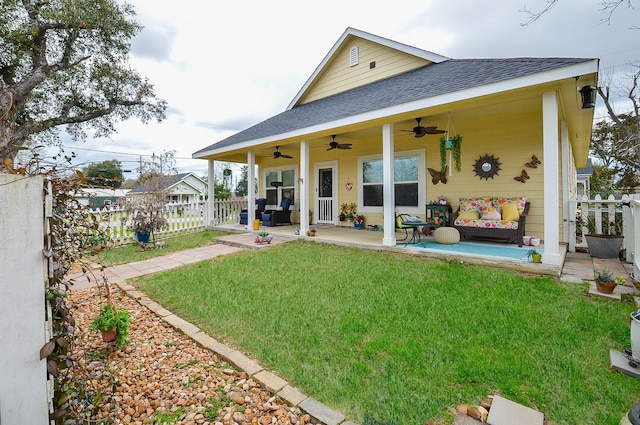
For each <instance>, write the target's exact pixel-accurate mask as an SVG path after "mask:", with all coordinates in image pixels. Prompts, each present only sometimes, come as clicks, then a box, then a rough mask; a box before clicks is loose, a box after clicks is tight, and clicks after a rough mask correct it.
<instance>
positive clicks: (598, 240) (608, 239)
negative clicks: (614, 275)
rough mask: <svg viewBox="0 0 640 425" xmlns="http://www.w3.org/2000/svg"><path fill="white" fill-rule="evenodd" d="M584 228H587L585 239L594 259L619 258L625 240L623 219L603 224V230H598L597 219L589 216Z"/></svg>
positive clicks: (584, 222)
mask: <svg viewBox="0 0 640 425" xmlns="http://www.w3.org/2000/svg"><path fill="white" fill-rule="evenodd" d="M582 226H583V227H586V228H587V233H586V234H585V235H584V237H585V239H586V241H587V248H588V249H589V254H590V255H591V256H592V257H597V258H618V256H619V254H620V248H621V247H622V241H623V240H624V236H623V233H622V232H623V225H622V218H620V219H619V220H616V221H615V222H612V223H608V224H607V223H605V222H603V223H602V228H598V226H597V225H596V220H595V217H592V216H589V217H588V218H587V219H586V220H583V221H582Z"/></svg>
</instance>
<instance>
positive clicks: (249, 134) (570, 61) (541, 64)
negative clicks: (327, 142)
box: [194, 57, 592, 157]
mask: <svg viewBox="0 0 640 425" xmlns="http://www.w3.org/2000/svg"><path fill="white" fill-rule="evenodd" d="M591 60H592V59H590V58H589V59H587V58H528V57H524V58H504V59H449V60H446V61H443V62H440V63H435V64H431V65H427V66H424V67H421V68H418V69H415V70H413V71H409V72H406V73H403V74H399V75H395V76H392V77H389V78H386V79H383V80H379V81H376V82H373V83H370V84H367V85H364V86H361V87H357V88H354V89H351V90H348V91H345V92H342V93H338V94H335V95H332V96H329V97H326V98H323V99H319V100H316V101H313V102H310V103H307V104H303V105H299V106H296V107H293V108H292V109H289V110H287V111H284V112H282V113H280V114H278V115H275V116H273V117H271V118H268V119H266V120H265V121H262V122H261V123H259V124H256V125H254V126H252V127H249V128H247V129H246V130H243V131H241V132H239V133H236V134H234V135H232V136H230V137H228V138H226V139H223V140H221V141H219V142H217V143H215V144H213V145H210V146H208V147H206V148H204V149H201V150H199V151H197V152H195V153H194V156H196V157H197V156H198V154H200V153H204V152H207V151H210V150H212V149H219V148H224V147H229V146H233V145H235V144H237V143H243V142H248V141H251V140H256V139H260V138H264V137H270V136H275V135H278V134H283V133H286V132H290V131H295V130H300V129H304V128H307V127H311V126H314V125H318V124H323V123H327V122H331V121H335V120H338V119H342V118H346V117H350V116H355V115H359V114H362V113H366V112H371V111H376V110H380V109H384V108H388V107H392V106H397V105H402V104H405V103H409V102H413V101H417V100H422V99H428V98H430V97H434V96H440V95H444V94H448V93H454V92H457V91H461V90H466V89H471V88H474V87H479V86H483V85H487V84H492V83H497V82H502V81H506V80H510V79H514V78H519V77H526V76H529V75H533V74H538V73H542V72H545V71H551V70H555V69H559V68H563V67H567V66H571V65H575V64H579V63H583V62H588V61H591Z"/></svg>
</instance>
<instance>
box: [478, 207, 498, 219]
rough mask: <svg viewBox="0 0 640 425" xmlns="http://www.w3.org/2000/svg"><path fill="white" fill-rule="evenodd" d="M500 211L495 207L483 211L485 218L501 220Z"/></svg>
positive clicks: (483, 217)
mask: <svg viewBox="0 0 640 425" xmlns="http://www.w3.org/2000/svg"><path fill="white" fill-rule="evenodd" d="M500 218H501V216H500V211H498V210H496V209H495V208H489V209H487V210H486V211H482V219H483V220H500Z"/></svg>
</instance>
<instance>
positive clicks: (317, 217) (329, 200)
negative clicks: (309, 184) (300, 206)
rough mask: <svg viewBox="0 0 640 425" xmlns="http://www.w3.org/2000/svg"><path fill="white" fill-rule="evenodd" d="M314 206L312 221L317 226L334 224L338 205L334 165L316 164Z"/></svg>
mask: <svg viewBox="0 0 640 425" xmlns="http://www.w3.org/2000/svg"><path fill="white" fill-rule="evenodd" d="M315 169H316V173H315V174H316V190H315V192H316V195H317V197H316V206H315V210H314V211H313V213H314V214H313V219H314V222H315V223H317V224H322V223H330V224H335V223H336V215H337V211H338V208H337V207H338V205H337V200H336V193H337V190H336V188H337V178H336V173H335V170H336V165H335V163H323V164H317V165H316V167H315Z"/></svg>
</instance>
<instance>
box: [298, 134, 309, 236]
mask: <svg viewBox="0 0 640 425" xmlns="http://www.w3.org/2000/svg"><path fill="white" fill-rule="evenodd" d="M297 181H298V186H299V188H300V194H299V195H298V196H299V198H300V204H299V205H300V207H299V208H300V209H299V211H309V199H310V197H311V196H310V191H309V142H308V141H306V140H303V141H302V142H300V177H299V178H298V180H297ZM299 215H300V234H301V235H306V234H307V230H309V226H310V225H311V223H309V214H302V213H300V214H299Z"/></svg>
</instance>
